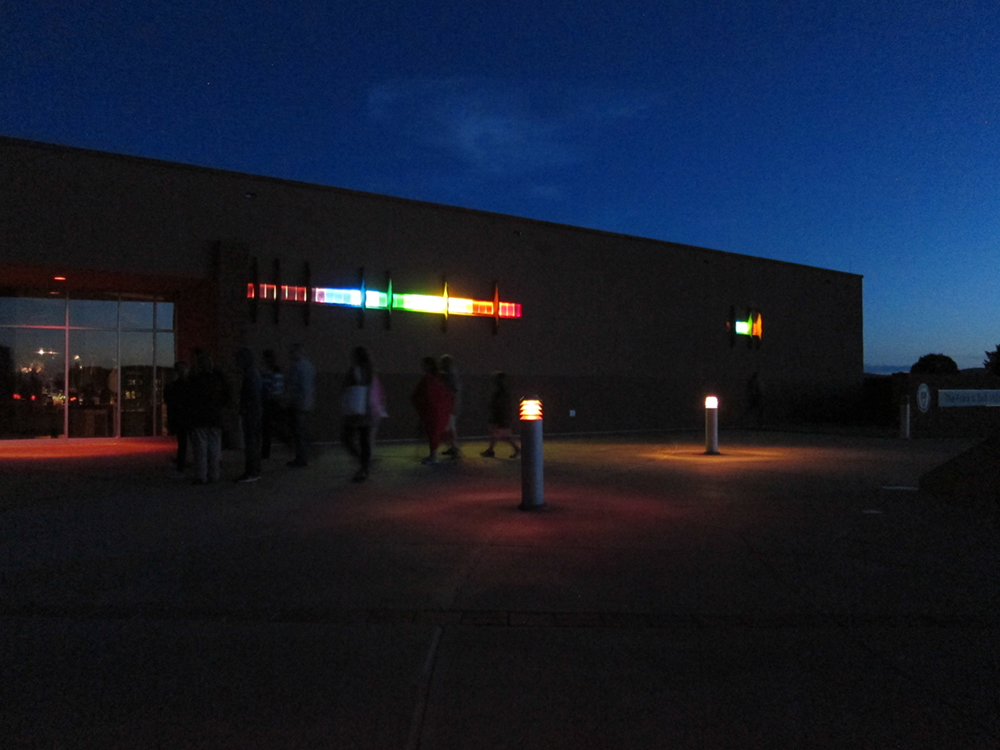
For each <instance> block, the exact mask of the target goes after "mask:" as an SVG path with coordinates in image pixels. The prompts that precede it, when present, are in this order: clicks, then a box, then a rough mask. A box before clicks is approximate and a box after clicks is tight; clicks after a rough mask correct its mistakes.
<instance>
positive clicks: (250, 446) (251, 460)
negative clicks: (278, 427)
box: [236, 347, 264, 482]
mask: <svg viewBox="0 0 1000 750" xmlns="http://www.w3.org/2000/svg"><path fill="white" fill-rule="evenodd" d="M236 366H237V367H239V368H240V370H241V371H242V372H243V379H242V382H241V383H240V423H241V424H242V426H243V456H244V469H243V476H241V477H240V478H239V479H237V480H236V481H237V482H256V481H257V480H258V479H260V441H261V422H262V419H263V415H264V382H263V380H262V379H261V377H260V372H258V370H257V368H256V367H255V366H254V361H253V352H251V351H250V350H249V349H247V348H246V347H244V348H243V349H240V350H239V351H238V352H236Z"/></svg>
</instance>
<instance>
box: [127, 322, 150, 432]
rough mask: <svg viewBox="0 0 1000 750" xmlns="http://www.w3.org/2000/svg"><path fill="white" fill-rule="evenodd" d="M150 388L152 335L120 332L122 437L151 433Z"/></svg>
mask: <svg viewBox="0 0 1000 750" xmlns="http://www.w3.org/2000/svg"><path fill="white" fill-rule="evenodd" d="M125 304H130V303H122V306H123V307H124V305H125ZM150 304H151V303H150ZM150 322H152V321H150ZM153 389H154V381H153V334H152V333H126V332H123V333H122V334H121V435H122V437H139V436H145V435H152V434H154V433H153V408H152V407H153Z"/></svg>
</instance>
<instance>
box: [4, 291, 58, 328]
mask: <svg viewBox="0 0 1000 750" xmlns="http://www.w3.org/2000/svg"><path fill="white" fill-rule="evenodd" d="M0 325H2V326H64V325H66V300H65V299H63V298H61V297H52V298H35V297H0Z"/></svg>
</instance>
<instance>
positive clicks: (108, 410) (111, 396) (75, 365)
mask: <svg viewBox="0 0 1000 750" xmlns="http://www.w3.org/2000/svg"><path fill="white" fill-rule="evenodd" d="M69 354H70V357H69V436H70V437H114V435H115V409H116V408H117V403H118V332H117V331H78V330H71V331H70V332H69Z"/></svg>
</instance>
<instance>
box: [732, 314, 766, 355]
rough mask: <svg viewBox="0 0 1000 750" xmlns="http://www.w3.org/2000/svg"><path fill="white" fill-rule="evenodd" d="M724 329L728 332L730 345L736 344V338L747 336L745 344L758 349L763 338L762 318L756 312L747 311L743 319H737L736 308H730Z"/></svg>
mask: <svg viewBox="0 0 1000 750" xmlns="http://www.w3.org/2000/svg"><path fill="white" fill-rule="evenodd" d="M726 328H727V329H728V330H729V338H730V344H731V345H735V344H736V337H737V336H748V337H749V338H748V340H747V344H748V345H749V346H751V347H753V346H754V345H756V346H758V347H759V346H760V343H761V341H762V340H763V338H764V316H763V315H761V314H760V312H758V311H756V310H747V312H746V316H745V317H744V318H737V317H736V308H735V307H730V308H729V320H728V321H727V322H726Z"/></svg>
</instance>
